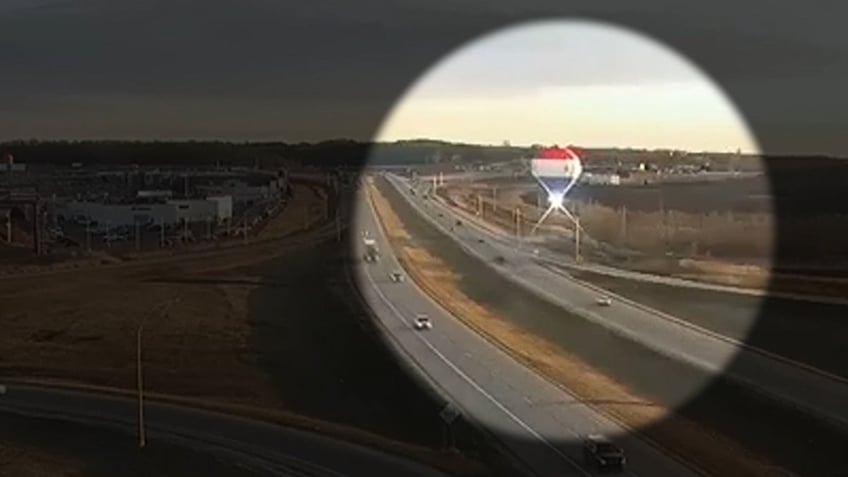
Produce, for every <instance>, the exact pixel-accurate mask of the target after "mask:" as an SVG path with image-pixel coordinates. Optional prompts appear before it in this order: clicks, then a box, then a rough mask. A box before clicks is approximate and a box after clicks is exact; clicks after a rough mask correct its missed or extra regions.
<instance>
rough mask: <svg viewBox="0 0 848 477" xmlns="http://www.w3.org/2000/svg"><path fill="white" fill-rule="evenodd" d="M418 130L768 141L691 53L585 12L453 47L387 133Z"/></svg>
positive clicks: (447, 135)
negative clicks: (757, 135) (588, 18)
mask: <svg viewBox="0 0 848 477" xmlns="http://www.w3.org/2000/svg"><path fill="white" fill-rule="evenodd" d="M414 137H431V138H439V139H449V140H457V141H468V142H476V143H488V144H498V143H501V142H502V141H504V140H509V141H510V142H511V143H513V144H521V145H529V144H533V143H559V144H564V143H572V144H575V145H581V146H584V147H603V146H612V147H647V148H666V147H667V148H677V149H685V150H698V151H703V150H710V151H733V150H736V149H737V148H738V149H741V150H743V151H746V152H757V151H758V147H757V145H756V141H755V140H754V139H753V138H752V136H751V134H750V133H749V131H748V128H747V125H746V124H745V122H744V120H743V118H741V117H740V116H739V114H738V113H737V112H736V110H735V108H734V106H733V105H732V103H731V102H730V101H729V100H728V98H727V97H726V96H725V95H724V93H723V92H722V91H721V90H720V89H719V88H718V87H717V86H716V85H715V84H714V83H713V82H712V81H711V80H710V79H709V78H708V77H706V76H705V75H704V74H703V73H702V72H701V71H699V70H698V69H697V68H696V67H695V66H694V65H693V64H691V63H690V62H689V61H688V60H687V59H686V58H684V57H682V56H681V55H679V54H678V53H676V52H674V51H672V50H670V49H668V48H667V47H665V46H663V45H662V44H660V43H658V42H656V41H654V40H652V39H650V38H648V37H645V36H643V35H640V34H636V33H634V32H632V31H629V30H624V29H622V28H618V27H613V26H610V25H607V24H600V23H595V22H577V21H545V22H538V23H530V24H525V25H521V26H517V27H512V28H508V29H505V30H503V31H501V32H496V33H494V34H490V35H488V36H486V37H483V38H481V39H479V40H477V41H475V42H473V43H471V44H469V45H467V46H465V47H463V48H461V49H459V50H458V51H456V52H454V53H452V54H450V55H449V56H447V57H446V58H445V59H444V60H443V61H441V62H440V63H438V64H437V65H436V66H435V67H434V68H433V69H432V70H430V71H428V72H427V73H426V74H425V75H424V76H423V77H422V78H421V79H420V80H419V81H418V82H417V83H416V84H415V85H414V86H413V87H412V88H411V89H410V91H409V92H408V94H407V95H406V96H405V97H404V99H403V100H402V101H401V102H400V103H399V104H398V106H397V107H396V109H395V110H394V111H393V113H392V114H391V115H390V116H389V118H388V119H387V121H386V123H385V124H384V126H383V128H382V129H381V131H380V134H379V138H380V139H383V140H396V139H407V138H414Z"/></svg>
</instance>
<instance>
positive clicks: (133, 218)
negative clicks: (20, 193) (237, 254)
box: [56, 196, 233, 227]
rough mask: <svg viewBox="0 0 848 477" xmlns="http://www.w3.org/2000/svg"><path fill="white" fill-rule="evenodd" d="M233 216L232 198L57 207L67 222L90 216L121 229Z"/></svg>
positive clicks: (58, 212) (99, 222)
mask: <svg viewBox="0 0 848 477" xmlns="http://www.w3.org/2000/svg"><path fill="white" fill-rule="evenodd" d="M232 215H233V201H232V197H229V196H219V197H210V198H207V199H193V200H169V201H167V202H165V203H152V204H141V203H139V204H103V203H99V202H85V201H73V202H68V203H65V204H62V205H59V206H57V208H56V216H57V217H62V218H63V219H65V220H71V219H73V218H74V217H80V216H81V217H87V218H88V219H90V220H94V221H96V222H97V223H98V224H104V225H108V226H110V227H118V226H121V225H129V226H132V225H135V224H136V223H139V224H166V225H169V224H171V225H172V224H179V223H182V222H183V221H184V220H187V221H189V222H207V221H210V220H211V221H215V222H219V223H220V222H221V221H223V220H226V219H229V218H231V217H232Z"/></svg>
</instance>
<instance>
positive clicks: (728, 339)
mask: <svg viewBox="0 0 848 477" xmlns="http://www.w3.org/2000/svg"><path fill="white" fill-rule="evenodd" d="M402 195H403V193H402ZM408 201H409V202H410V203H412V201H410V200H408ZM439 202H440V203H439V208H441V209H442V210H444V211H446V213H450V214H453V215H454V216H456V214H457V211H454V210H453V209H451V208H450V207H449V206H447V205H446V204H444V203H442V202H441V201H439ZM463 213H465V212H464V211H463ZM469 223H470V224H471V226H472V228H475V229H476V232H477V233H479V234H480V235H483V236H486V237H487V238H490V239H491V240H493V241H495V242H496V243H499V244H500V245H501V246H506V247H509V246H510V245H509V244H508V243H506V241H505V239H503V238H502V237H500V236H497V235H495V234H493V233H492V232H491V231H488V230H487V229H486V228H485V227H483V226H481V225H480V224H478V223H477V221H476V220H469ZM521 255H525V256H530V254H529V253H527V252H526V251H524V252H523V253H521ZM546 255H548V254H546ZM542 260H543V261H545V262H549V263H551V264H555V265H559V266H563V267H566V268H573V269H577V270H582V271H588V272H590V273H598V274H601V275H611V274H610V273H609V272H605V271H604V270H603V269H600V268H591V267H587V266H580V265H572V264H560V263H559V262H556V261H555V260H554V259H553V258H547V257H542ZM545 268H548V267H545ZM614 270H615V271H618V270H617V269H614ZM551 271H553V272H554V273H557V271H554V270H551ZM557 274H558V275H560V276H562V277H563V278H565V279H567V280H569V281H572V282H573V283H575V284H576V285H578V286H583V287H585V288H589V289H590V290H593V291H595V292H600V293H607V294H610V295H613V296H616V297H617V298H618V299H619V300H620V301H622V302H624V303H626V304H628V305H631V306H633V307H634V308H637V309H640V310H641V311H643V312H645V313H648V314H651V315H655V316H656V317H658V318H661V319H664V320H667V321H670V322H672V323H674V324H676V325H679V326H681V327H684V328H689V329H691V330H693V331H695V332H698V333H701V334H704V335H707V336H709V337H711V338H715V339H718V340H721V341H725V342H727V343H730V344H733V345H735V346H737V347H739V348H742V349H747V350H749V351H752V352H755V353H759V354H761V355H764V356H766V357H768V358H771V359H774V360H776V361H779V362H782V363H784V364H787V365H790V366H793V367H797V368H800V369H802V370H804V371H807V372H810V373H812V374H818V375H821V376H823V377H826V378H828V379H831V380H834V381H837V382H839V383H843V384H845V383H848V377H845V376H840V375H837V374H834V373H831V372H828V371H825V370H823V369H821V368H818V367H815V366H813V365H810V364H806V363H803V362H800V361H797V360H794V359H792V358H789V357H787V356H783V355H780V354H777V353H774V352H771V351H768V350H766V349H763V348H760V347H757V346H753V345H751V344H748V343H746V342H744V341H741V340H738V339H736V338H733V337H731V336H727V335H724V334H721V333H718V332H715V331H712V330H709V329H706V328H704V327H701V326H699V325H696V324H694V323H691V322H688V321H686V320H684V319H681V318H678V317H675V316H673V315H671V314H668V313H665V312H662V311H659V310H656V309H654V308H652V307H650V306H648V305H644V304H642V303H639V302H637V301H635V300H630V299H628V298H625V297H622V296H620V295H618V294H616V293H614V292H611V291H609V290H606V289H604V288H601V287H599V286H597V285H593V284H590V283H587V282H584V281H582V280H578V279H576V278H574V277H571V276H565V275H563V274H561V273H557ZM634 275H635V274H634ZM612 276H615V275H614V274H612ZM618 278H620V279H624V280H633V281H642V280H640V279H639V278H638V277H634V278H628V277H626V276H622V277H618ZM651 278H653V279H646V280H644V281H646V282H648V283H658V284H663V285H666V286H672V287H680V288H687V287H694V288H699V289H703V290H709V291H714V292H720V293H736V294H743V295H751V294H749V293H747V290H745V289H740V290H737V289H734V288H732V287H722V286H720V285H711V284H701V283H695V284H692V285H688V284H684V285H674V284H672V283H669V282H663V281H657V280H655V279H656V278H659V279H662V278H664V277H653V276H651ZM680 281H681V282H686V280H680ZM759 296H760V297H761V298H767V297H768V296H774V297H776V298H785V299H799V298H800V296H794V295H792V294H781V293H771V292H768V293H764V294H761V295H759Z"/></svg>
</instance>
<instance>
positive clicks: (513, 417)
mask: <svg viewBox="0 0 848 477" xmlns="http://www.w3.org/2000/svg"><path fill="white" fill-rule="evenodd" d="M367 203H368V206H369V208H370V209H371V213H372V214H373V215H372V217H374V218H376V217H377V215H376V210H375V209H374V205H373V204H372V203H371V201H370V200H368V201H367ZM375 225H376V228H377V229H379V232H380V235H381V236H382V237H381V238H382V239H383V242H384V244H386V243H388V240H387V239H386V237H385V235H384V233H383V230H382V227H380V225H379V224H375ZM390 255H391V256H392V259H393V260H395V261H396V257H395V256H394V253H390ZM365 276H366V277H368V281H369V282H370V284H371V287H372V289H373V290H374V291H375V292H376V293H377V295H378V296H379V297H380V299H381V300H382V301H383V303H385V304H386V306H388V307H389V309H390V310H391V311H392V314H393V315H394V316H395V318H397V320H398V321H400V322H401V323H403V324H404V325H405V326H406V328H407V329H410V330H412V331H413V333H414V334H415V336H416V337H417V338H418V339H419V340H420V341H421V342H422V343H424V345H425V346H427V348H429V349H430V351H432V352H433V354H435V355H436V356H437V357H438V358H439V359H440V360H441V361H442V362H444V363H445V364H446V365H447V366H448V367H449V368H450V369H451V370H453V371H454V372H455V373H456V374H457V375H458V376H460V377H461V378H462V379H463V380H464V381H465V382H467V383H468V384H470V385H471V387H473V388H474V389H475V390H476V391H477V392H479V393H480V394H481V395H482V396H483V397H485V398H486V399H487V400H488V401H489V402H491V403H492V404H493V405H494V406H495V407H497V408H498V409H499V410H500V411H501V412H503V413H504V414H506V416H507V417H509V418H510V419H511V420H512V421H513V422H515V423H516V424H518V425H519V426H520V427H521V428H522V429H524V430H525V431H526V432H528V433H529V434H530V435H532V436H533V437H534V438H536V439H538V440H539V441H541V442H542V443H543V444H544V445H545V446H547V447H548V448H549V449H551V450H553V451H554V453H555V454H557V455H558V456H559V457H560V458H562V459H563V460H564V461H566V462H568V463H569V464H570V465H571V466H572V467H574V468H575V469H576V470H577V471H579V472H580V473H581V474H583V475H584V476H586V477H591V475H592V474H590V473H588V472H587V471H586V470H585V469H583V467H581V466H580V465H579V464H578V463H577V462H576V461H574V460H573V459H572V458H571V457H569V456H567V455H566V454H564V453H563V452H562V451H560V450H559V449H558V448H557V447H556V446H554V445H553V444H551V443H550V442H549V441H548V440H547V439H545V438H544V437H543V436H542V435H541V434H539V433H538V432H536V430H535V429H533V428H532V427H530V426H529V425H528V424H527V423H525V422H524V421H522V420H521V418H519V417H518V416H516V415H515V414H513V413H512V412H511V411H510V410H509V409H507V408H506V407H505V406H504V405H503V404H501V403H500V402H499V401H498V400H497V399H495V398H494V397H493V396H492V395H491V394H489V393H488V392H487V391H486V390H485V389H483V388H482V387H481V386H480V385H479V384H477V382H475V381H474V380H473V379H472V378H471V377H469V376H468V375H467V374H465V373H464V372H463V371H462V370H461V369H459V367H457V366H456V365H455V364H454V363H453V362H452V361H451V360H449V359H448V358H447V357H446V356H445V355H444V354H442V353H441V352H440V351H439V350H438V349H437V348H436V347H435V346H433V345H432V344H431V343H430V342H429V341H428V340H427V339H426V338H424V337H423V336H421V334H419V333H415V329H414V328H413V327H412V326H410V325H409V323H407V322H406V320H405V319H404V318H403V315H401V314H400V313H399V312H398V310H397V308H396V307H395V306H394V304H393V303H392V302H391V301H390V300H389V299H388V297H386V295H385V294H384V293H383V291H382V290H380V288H379V287H378V286H377V284H376V283H375V282H374V279H373V278H372V276H371V272H370V270H368V268H365ZM419 366H420V364H419ZM571 432H572V433H573V431H571Z"/></svg>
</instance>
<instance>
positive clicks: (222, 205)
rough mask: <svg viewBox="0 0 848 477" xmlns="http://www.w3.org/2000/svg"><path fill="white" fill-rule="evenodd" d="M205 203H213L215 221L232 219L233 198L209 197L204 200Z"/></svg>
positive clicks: (226, 196) (224, 196) (225, 196)
mask: <svg viewBox="0 0 848 477" xmlns="http://www.w3.org/2000/svg"><path fill="white" fill-rule="evenodd" d="M206 200H207V201H210V202H215V206H216V214H215V217H216V220H218V222H222V221H224V220H230V219H232V218H233V198H232V196H229V195H211V196H209V197H207V198H206Z"/></svg>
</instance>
